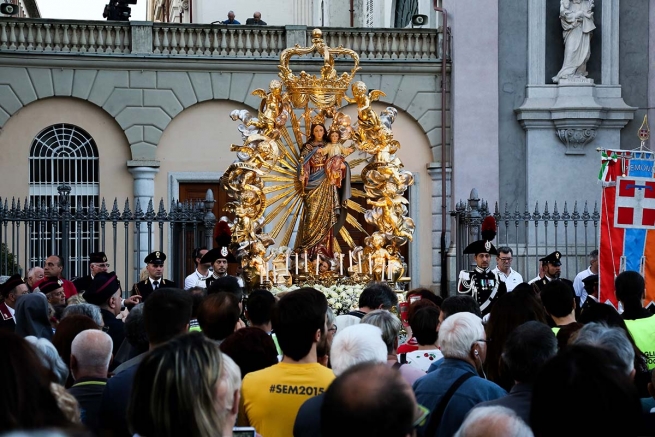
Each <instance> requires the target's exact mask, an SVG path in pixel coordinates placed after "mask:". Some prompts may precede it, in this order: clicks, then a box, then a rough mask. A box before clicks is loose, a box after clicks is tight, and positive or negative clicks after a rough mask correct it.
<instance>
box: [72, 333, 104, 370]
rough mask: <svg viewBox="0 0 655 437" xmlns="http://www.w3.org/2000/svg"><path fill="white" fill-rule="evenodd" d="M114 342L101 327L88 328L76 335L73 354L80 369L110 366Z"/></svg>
mask: <svg viewBox="0 0 655 437" xmlns="http://www.w3.org/2000/svg"><path fill="white" fill-rule="evenodd" d="M113 347H114V342H113V340H112V339H111V337H110V336H109V335H108V334H107V333H105V332H103V331H101V330H99V329H87V330H84V331H82V332H80V333H79V334H77V335H76V336H75V338H74V339H73V343H72V344H71V355H73V356H75V359H76V360H77V365H78V367H79V368H80V369H103V370H107V369H108V368H109V363H110V362H111V351H112V348H113Z"/></svg>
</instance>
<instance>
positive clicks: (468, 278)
mask: <svg viewBox="0 0 655 437" xmlns="http://www.w3.org/2000/svg"><path fill="white" fill-rule="evenodd" d="M481 235H482V240H477V241H474V242H473V243H471V244H469V245H468V246H466V248H465V249H464V253H465V254H473V255H478V254H480V253H488V254H489V255H498V251H497V250H496V247H495V246H494V245H493V244H492V243H491V241H492V240H493V239H494V238H495V237H496V219H494V218H493V216H488V217H486V218H485V219H484V220H483V221H482V226H481ZM457 293H458V294H466V295H469V296H472V297H473V298H474V299H475V301H476V302H477V303H478V305H480V310H481V311H482V315H486V314H489V312H490V311H491V306H492V304H493V303H494V302H495V301H496V300H497V299H498V298H499V297H500V296H502V295H503V294H505V293H507V286H506V285H505V283H504V282H503V281H501V280H500V278H499V277H498V275H497V274H496V273H494V272H493V271H492V270H491V268H490V267H487V268H482V267H479V266H476V267H475V268H474V269H473V270H462V271H460V272H459V279H458V282H457Z"/></svg>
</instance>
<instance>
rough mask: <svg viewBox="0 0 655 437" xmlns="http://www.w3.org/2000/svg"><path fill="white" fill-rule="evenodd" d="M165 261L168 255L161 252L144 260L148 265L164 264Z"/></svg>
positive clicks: (153, 253)
mask: <svg viewBox="0 0 655 437" xmlns="http://www.w3.org/2000/svg"><path fill="white" fill-rule="evenodd" d="M164 261H166V254H165V253H164V252H160V251H156V252H152V253H151V254H148V256H146V257H145V259H144V260H143V262H144V263H146V264H164Z"/></svg>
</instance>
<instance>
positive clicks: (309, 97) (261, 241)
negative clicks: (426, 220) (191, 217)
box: [221, 29, 414, 289]
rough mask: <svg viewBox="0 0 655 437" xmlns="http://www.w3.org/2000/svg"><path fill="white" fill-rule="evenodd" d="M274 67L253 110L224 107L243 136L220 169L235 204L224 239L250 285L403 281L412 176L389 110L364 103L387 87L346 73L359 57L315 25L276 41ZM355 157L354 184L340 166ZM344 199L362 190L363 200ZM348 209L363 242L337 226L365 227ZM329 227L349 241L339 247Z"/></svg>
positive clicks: (347, 170) (345, 167) (348, 167)
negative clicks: (343, 66) (283, 43)
mask: <svg viewBox="0 0 655 437" xmlns="http://www.w3.org/2000/svg"><path fill="white" fill-rule="evenodd" d="M294 56H296V57H298V56H299V57H303V56H304V57H316V56H320V57H322V60H323V63H322V67H321V68H320V74H318V75H312V74H308V73H307V72H305V71H301V72H300V73H299V74H296V73H294V71H293V70H292V68H291V66H290V61H291V58H292V57H294ZM337 57H341V58H350V59H351V61H352V62H354V66H353V67H352V69H351V70H350V72H341V73H339V72H338V71H337V69H336V68H335V59H336V58H337ZM278 68H279V70H280V72H279V74H278V76H279V77H280V80H277V79H276V80H272V81H271V82H270V84H269V89H268V91H265V90H263V89H256V90H254V91H253V92H252V94H253V95H255V96H258V97H261V99H262V101H261V104H260V106H259V111H258V114H257V117H256V118H255V117H253V116H252V115H251V114H250V113H249V112H248V111H247V110H235V111H232V113H231V114H230V117H231V118H232V119H233V120H235V121H241V124H240V125H239V127H238V129H239V131H240V132H241V134H242V137H243V144H242V145H232V147H231V151H232V152H236V158H237V159H236V161H235V162H234V163H232V164H231V165H230V166H229V167H228V168H227V170H226V171H225V174H224V175H223V177H222V178H221V185H222V187H223V188H224V189H225V190H226V192H227V195H228V198H229V202H228V203H227V204H226V206H225V210H226V211H230V212H232V213H234V215H235V219H234V221H233V222H232V223H231V225H230V227H231V231H232V237H231V238H232V240H231V245H230V250H231V251H232V252H233V254H234V255H235V256H236V257H237V259H239V260H240V262H241V267H242V269H243V275H244V279H245V280H246V283H247V284H248V287H249V288H250V289H252V288H255V287H257V286H267V287H271V286H277V285H290V284H291V282H293V283H294V284H298V285H302V284H305V285H312V284H322V285H328V286H329V285H332V284H336V283H351V284H353V283H354V284H356V283H366V282H368V281H371V280H376V281H387V282H389V283H391V284H392V285H395V286H396V288H397V289H400V284H401V283H403V282H407V281H409V278H407V277H405V276H404V274H405V272H406V270H407V264H406V262H405V260H404V259H403V257H402V256H401V253H400V248H401V246H403V245H405V244H407V243H408V242H410V241H411V240H412V235H413V233H414V221H413V220H412V219H411V218H410V217H408V215H407V205H408V201H407V199H406V198H405V197H404V196H403V193H404V192H405V191H406V190H407V188H408V187H409V186H410V185H412V184H413V182H414V180H413V176H412V174H411V173H410V172H409V171H406V170H403V165H402V163H401V162H400V160H399V159H398V157H396V155H395V154H396V152H397V151H398V150H399V149H400V143H399V142H398V141H397V140H395V139H394V138H393V132H392V129H391V125H392V123H393V122H394V120H395V118H396V115H397V111H396V109H395V108H392V107H388V108H386V109H385V110H383V111H381V113H380V114H378V113H376V112H375V111H374V110H373V108H372V106H371V103H372V102H373V101H375V100H377V99H378V98H380V97H382V96H384V95H385V94H384V93H383V92H382V91H379V90H373V91H370V92H369V91H368V88H367V86H366V84H365V83H364V82H361V81H354V82H353V79H354V76H355V73H357V71H359V70H360V66H359V56H358V55H357V53H355V52H354V51H353V50H350V49H348V48H344V47H342V46H339V47H336V48H332V47H328V46H326V45H325V43H324V41H323V38H322V32H321V30H319V29H315V30H314V31H313V32H312V46H311V47H300V46H299V45H298V44H296V45H295V46H294V47H292V48H287V49H286V50H284V51H283V52H282V53H281V54H280V64H279V66H278ZM349 90H350V91H351V93H352V97H351V96H348V95H347V92H348V91H349ZM344 101H345V104H351V103H354V104H356V105H357V123H356V124H355V125H354V126H353V125H352V124H351V119H350V116H348V115H346V114H344V113H343V112H342V107H343V106H342V103H344ZM328 125H329V127H328ZM354 152H358V153H357V155H358V157H357V158H354V156H355V155H354ZM364 164H365V165H364ZM360 165H364V167H363V169H362V170H361V180H362V182H363V186H364V190H363V191H362V190H358V189H354V188H351V187H350V170H351V169H354V168H355V167H357V166H360ZM353 198H362V199H364V198H365V199H366V202H365V204H366V206H368V209H366V208H364V207H362V206H361V205H360V204H359V203H358V202H356V201H355V200H353ZM355 212H356V213H362V214H363V215H364V217H365V220H366V222H367V223H369V224H370V225H373V226H374V228H375V229H376V230H375V231H374V232H373V233H372V234H370V235H368V234H367V235H368V236H367V237H366V238H365V245H364V246H363V247H362V246H357V247H356V246H355V243H354V241H353V238H352V236H351V235H350V233H349V232H348V230H347V229H346V227H345V226H344V225H345V223H348V224H350V225H351V226H353V227H354V228H355V229H357V230H359V231H360V232H363V233H366V231H365V229H364V227H363V226H362V224H361V223H359V222H358V221H357V220H356V218H355V216H354V215H353V213H355ZM264 231H266V232H264ZM337 235H339V236H341V239H342V240H343V242H345V244H346V245H347V246H348V247H340V246H339V243H338V241H337ZM294 237H295V238H294ZM292 239H293V240H294V242H293V245H291V244H292ZM276 243H277V244H278V246H277V247H275V244H276ZM267 252H268V254H267ZM346 257H347V258H346ZM271 267H272V268H271Z"/></svg>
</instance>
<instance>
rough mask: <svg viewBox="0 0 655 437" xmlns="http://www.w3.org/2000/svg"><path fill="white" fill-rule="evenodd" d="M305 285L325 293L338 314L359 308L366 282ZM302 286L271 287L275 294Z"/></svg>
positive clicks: (331, 306)
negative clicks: (327, 285) (328, 285)
mask: <svg viewBox="0 0 655 437" xmlns="http://www.w3.org/2000/svg"><path fill="white" fill-rule="evenodd" d="M303 286H304V287H312V288H315V289H317V290H318V291H320V292H321V293H323V294H324V295H325V297H326V299H327V301H328V305H329V306H330V308H332V311H333V312H334V314H335V315H336V316H338V315H341V314H346V313H348V312H349V311H352V310H356V309H357V308H359V295H360V294H362V290H364V287H365V284H353V285H345V284H335V285H332V286H330V287H326V286H325V285H320V284H308V283H305V284H303ZM299 288H300V287H298V286H297V285H295V284H294V285H291V286H285V285H278V286H276V287H273V288H271V293H273V294H274V295H276V294H278V293H280V292H287V291H293V290H297V289H299Z"/></svg>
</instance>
